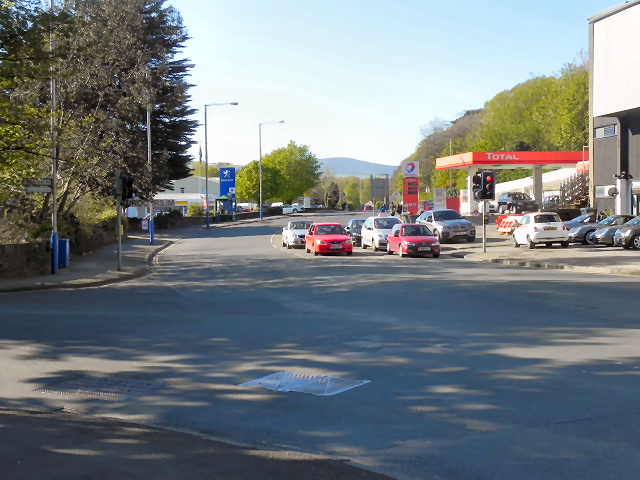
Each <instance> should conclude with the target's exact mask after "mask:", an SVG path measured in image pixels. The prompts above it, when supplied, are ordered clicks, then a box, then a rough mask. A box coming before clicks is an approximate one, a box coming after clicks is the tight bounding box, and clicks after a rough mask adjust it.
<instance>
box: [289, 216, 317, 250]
mask: <svg viewBox="0 0 640 480" xmlns="http://www.w3.org/2000/svg"><path fill="white" fill-rule="evenodd" d="M312 224H313V222H305V221H301V222H289V223H287V226H286V227H284V228H283V229H282V246H283V247H287V248H292V247H304V236H305V235H306V233H307V231H308V230H309V227H310V226H311V225H312Z"/></svg>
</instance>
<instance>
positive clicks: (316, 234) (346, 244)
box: [304, 223, 353, 255]
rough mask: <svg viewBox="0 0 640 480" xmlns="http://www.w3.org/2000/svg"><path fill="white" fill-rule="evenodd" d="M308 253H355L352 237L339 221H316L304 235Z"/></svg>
mask: <svg viewBox="0 0 640 480" xmlns="http://www.w3.org/2000/svg"><path fill="white" fill-rule="evenodd" d="M304 243H305V249H306V251H307V253H309V252H313V254H314V255H318V254H319V253H342V252H345V253H346V254H347V255H352V254H353V243H352V242H351V237H349V234H348V233H347V231H346V230H345V229H344V227H343V226H342V225H340V224H339V223H314V224H313V225H311V227H309V230H308V231H307V234H306V235H305V237H304Z"/></svg>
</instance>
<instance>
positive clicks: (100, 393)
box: [35, 376, 162, 400]
mask: <svg viewBox="0 0 640 480" xmlns="http://www.w3.org/2000/svg"><path fill="white" fill-rule="evenodd" d="M160 387H162V384H161V383H157V382H149V381H147V380H135V379H131V378H106V377H89V376H82V377H78V378H74V379H72V380H65V381H63V382H59V383H56V384H53V385H49V386H47V387H42V388H36V390H35V391H36V392H40V393H58V394H64V395H73V396H78V397H89V398H107V399H109V400H124V399H127V398H131V397H138V396H140V395H143V394H144V393H146V392H148V391H150V390H157V389H158V388H160Z"/></svg>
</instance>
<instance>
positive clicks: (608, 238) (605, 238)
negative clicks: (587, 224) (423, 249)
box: [588, 217, 640, 247]
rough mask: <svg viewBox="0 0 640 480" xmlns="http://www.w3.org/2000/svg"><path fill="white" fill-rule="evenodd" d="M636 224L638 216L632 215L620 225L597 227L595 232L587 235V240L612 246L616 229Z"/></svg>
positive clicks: (594, 243) (638, 220)
mask: <svg viewBox="0 0 640 480" xmlns="http://www.w3.org/2000/svg"><path fill="white" fill-rule="evenodd" d="M636 225H640V217H633V218H632V219H631V220H629V221H628V222H626V223H623V224H622V225H607V226H606V227H602V228H599V229H597V230H596V231H595V232H593V233H590V234H589V236H588V242H589V243H590V244H591V245H597V244H599V245H608V246H610V247H613V246H614V243H613V236H614V235H615V233H616V231H617V230H619V229H621V228H625V227H635V226H636Z"/></svg>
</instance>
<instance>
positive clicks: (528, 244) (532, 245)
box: [527, 235, 536, 249]
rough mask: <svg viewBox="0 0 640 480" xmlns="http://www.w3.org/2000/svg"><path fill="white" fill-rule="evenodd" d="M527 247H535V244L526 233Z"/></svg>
mask: <svg viewBox="0 0 640 480" xmlns="http://www.w3.org/2000/svg"><path fill="white" fill-rule="evenodd" d="M527 247H529V248H530V249H533V248H536V244H535V243H533V242H532V241H531V237H530V236H529V235H527Z"/></svg>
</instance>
